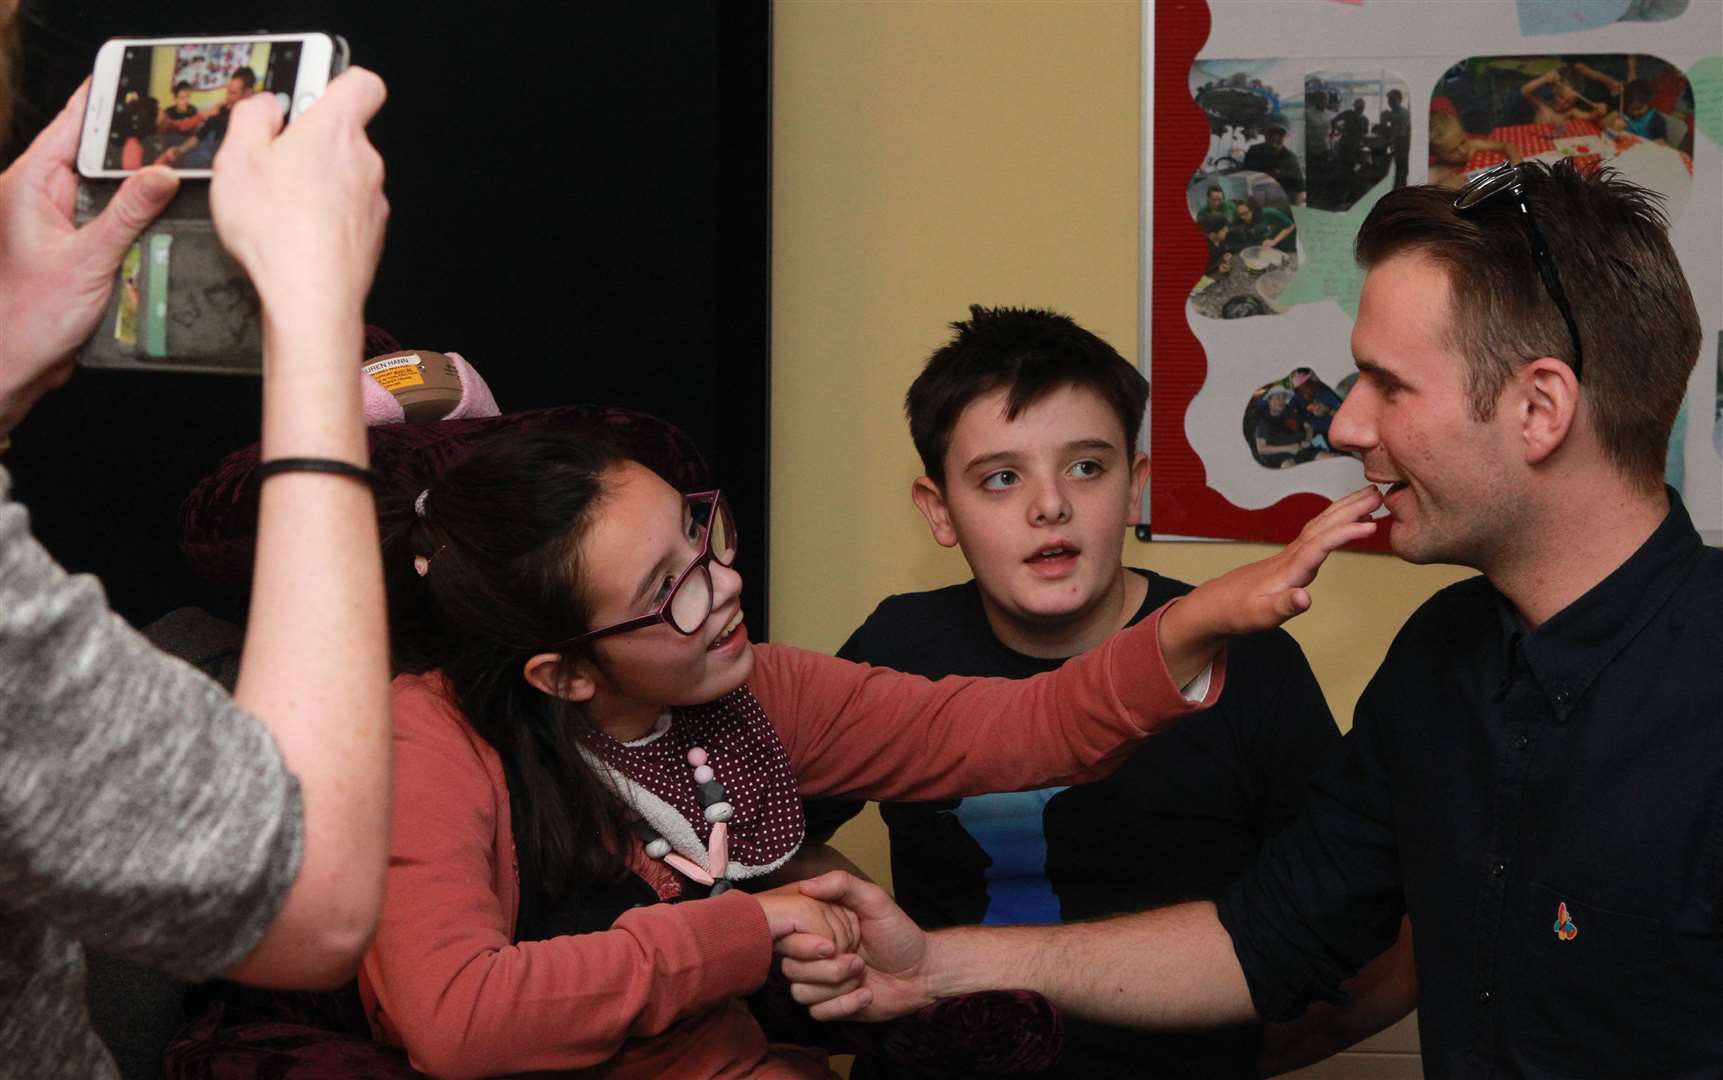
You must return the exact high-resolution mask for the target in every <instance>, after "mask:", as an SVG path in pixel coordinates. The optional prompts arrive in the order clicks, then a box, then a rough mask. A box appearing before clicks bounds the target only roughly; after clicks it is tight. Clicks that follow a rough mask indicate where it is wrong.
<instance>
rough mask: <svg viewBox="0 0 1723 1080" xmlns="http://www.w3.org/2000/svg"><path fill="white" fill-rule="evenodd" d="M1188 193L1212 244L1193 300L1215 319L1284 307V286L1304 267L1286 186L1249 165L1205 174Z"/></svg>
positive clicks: (1192, 293)
mask: <svg viewBox="0 0 1723 1080" xmlns="http://www.w3.org/2000/svg"><path fill="white" fill-rule="evenodd" d="M1186 195H1187V203H1188V205H1189V206H1190V209H1191V214H1192V216H1193V217H1194V218H1195V220H1196V225H1197V227H1198V228H1199V229H1201V230H1202V233H1203V236H1204V238H1205V240H1206V241H1207V244H1208V255H1207V258H1206V260H1205V261H1204V263H1203V274H1202V277H1200V278H1198V279H1197V282H1196V284H1195V285H1194V286H1192V288H1191V304H1192V306H1193V307H1195V308H1196V310H1197V311H1198V312H1199V313H1201V314H1203V315H1206V316H1208V317H1209V318H1211V319H1239V318H1245V317H1248V316H1251V315H1272V314H1276V313H1278V312H1280V311H1282V310H1284V308H1283V306H1282V305H1281V304H1280V303H1279V297H1280V293H1281V290H1282V289H1284V288H1285V287H1286V284H1287V282H1289V281H1290V280H1291V279H1292V274H1293V272H1294V271H1295V270H1297V269H1298V227H1297V226H1296V225H1295V224H1294V223H1293V219H1292V202H1291V200H1290V199H1289V198H1288V197H1287V194H1286V191H1285V190H1284V189H1283V188H1281V186H1280V184H1279V183H1278V182H1277V181H1276V180H1275V179H1274V178H1273V177H1271V176H1269V175H1268V174H1267V173H1260V172H1256V171H1255V170H1249V169H1247V170H1242V171H1238V172H1229V173H1211V174H1209V175H1207V176H1202V175H1199V176H1197V177H1196V178H1195V179H1194V180H1192V181H1191V185H1190V189H1189V191H1188V192H1187V193H1186Z"/></svg>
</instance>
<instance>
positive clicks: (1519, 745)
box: [1514, 735, 1532, 750]
mask: <svg viewBox="0 0 1723 1080" xmlns="http://www.w3.org/2000/svg"><path fill="white" fill-rule="evenodd" d="M1531 744H1532V741H1531V739H1529V738H1527V737H1526V736H1524V735H1521V736H1520V737H1519V738H1517V739H1515V740H1514V749H1515V750H1524V749H1525V748H1526V747H1528V746H1530V745H1531Z"/></svg>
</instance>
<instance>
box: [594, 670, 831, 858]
mask: <svg viewBox="0 0 1723 1080" xmlns="http://www.w3.org/2000/svg"><path fill="white" fill-rule="evenodd" d="M580 739H581V745H580V750H581V753H582V755H583V756H585V758H586V760H587V763H588V764H589V765H591V766H592V767H593V771H594V772H595V773H596V774H597V775H598V777H599V778H600V779H601V780H603V781H604V783H605V784H607V785H608V786H609V787H610V789H611V790H612V791H614V792H615V793H616V794H617V796H618V797H619V798H621V799H622V801H623V802H624V803H626V804H628V805H629V806H630V807H632V808H633V809H634V810H635V812H637V813H638V814H639V815H640V816H641V817H642V818H643V819H645V821H646V823H647V824H648V825H650V826H651V827H652V828H653V829H655V830H657V832H658V833H659V834H660V835H661V836H663V837H664V839H665V840H667V841H669V843H670V847H671V849H672V850H674V851H676V852H677V853H678V854H681V855H683V856H685V857H687V858H689V859H692V860H693V861H694V862H695V863H697V864H699V865H702V866H706V865H707V858H708V854H709V853H708V848H707V845H708V844H709V843H710V841H711V837H712V823H711V822H708V821H707V820H706V814H705V812H704V810H703V808H702V803H701V799H700V791H699V787H700V785H699V783H698V782H697V781H696V780H695V777H694V772H693V770H692V769H691V768H690V767H689V762H688V751H689V750H691V749H694V748H696V747H700V748H703V749H704V750H705V751H706V764H707V766H709V767H710V768H711V770H712V774H713V776H715V777H716V779H717V780H719V781H720V782H722V784H723V790H724V793H725V800H726V801H727V802H728V803H729V804H730V805H731V807H732V808H733V814H732V815H731V817H730V820H729V823H728V824H729V836H728V845H729V861H728V866H727V868H726V870H725V872H724V873H722V874H721V875H720V876H723V877H728V878H731V879H737V880H739V879H742V878H750V877H758V876H760V875H762V874H768V873H771V872H772V871H773V870H776V869H777V868H778V867H780V866H782V865H783V864H784V863H785V862H786V861H787V860H788V859H789V857H790V856H791V855H793V854H795V853H796V850H797V849H798V848H800V847H801V846H802V839H803V837H804V836H805V835H806V833H807V823H806V820H805V819H804V818H803V816H802V800H801V796H800V795H798V794H797V792H796V778H795V775H794V774H793V773H792V772H791V771H790V755H789V754H788V753H787V752H786V751H785V750H784V744H783V743H782V742H780V741H779V740H778V732H777V729H776V728H774V727H772V723H771V721H770V720H768V719H767V718H766V711H765V710H764V709H762V708H761V707H760V703H759V701H757V700H756V699H755V698H754V694H753V692H752V691H751V690H749V689H748V688H747V687H746V686H743V687H741V688H739V689H736V690H733V691H731V692H730V693H728V694H726V695H724V696H723V697H721V698H719V699H718V700H717V701H713V702H709V703H707V704H705V705H696V706H694V707H692V708H686V709H673V710H672V711H671V712H670V713H668V714H667V715H666V716H664V717H661V718H660V719H659V721H658V724H657V726H656V727H654V728H653V729H652V732H651V733H650V734H648V735H647V736H646V737H645V738H642V739H637V740H634V741H633V742H627V743H624V742H619V741H618V740H616V739H614V738H611V737H610V736H609V735H606V734H604V733H603V732H602V731H598V730H596V729H588V730H586V731H584V732H582V733H581V737H580ZM711 869H716V868H711Z"/></svg>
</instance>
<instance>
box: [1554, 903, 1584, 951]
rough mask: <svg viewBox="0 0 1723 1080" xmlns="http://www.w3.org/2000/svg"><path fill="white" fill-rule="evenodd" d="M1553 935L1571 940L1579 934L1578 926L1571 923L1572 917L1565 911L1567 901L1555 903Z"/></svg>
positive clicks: (1564, 939)
mask: <svg viewBox="0 0 1723 1080" xmlns="http://www.w3.org/2000/svg"><path fill="white" fill-rule="evenodd" d="M1555 936H1556V937H1558V938H1560V939H1561V940H1563V941H1572V940H1573V939H1574V938H1576V937H1578V936H1579V927H1577V926H1575V925H1574V924H1573V918H1572V917H1571V916H1570V915H1568V913H1567V901H1565V900H1564V901H1562V902H1561V903H1560V904H1558V905H1556V909H1555Z"/></svg>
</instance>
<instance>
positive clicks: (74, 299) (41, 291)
mask: <svg viewBox="0 0 1723 1080" xmlns="http://www.w3.org/2000/svg"><path fill="white" fill-rule="evenodd" d="M89 89H90V86H89V83H88V82H86V83H85V84H84V85H83V86H80V87H79V88H78V90H77V91H76V92H75V93H74V94H73V95H72V97H71V100H69V101H68V102H67V103H66V107H65V108H64V109H62V110H61V111H60V115H59V116H57V117H55V118H54V120H53V122H52V123H50V124H49V125H48V127H47V128H45V129H44V130H43V131H42V133H41V134H40V135H38V136H37V137H36V140H35V141H34V142H32V143H31V144H30V145H29V147H27V148H26V149H25V150H24V152H23V153H22V154H20V155H19V157H18V159H17V161H15V162H13V164H12V167H11V168H9V169H7V170H6V171H5V172H4V173H0V327H4V331H3V332H0V435H4V434H5V433H6V432H8V431H10V430H11V429H12V428H13V427H14V426H15V425H16V424H17V422H18V421H19V420H20V419H22V418H23V416H24V414H25V413H26V412H28V411H29V409H30V406H31V405H32V404H34V403H35V401H36V399H37V398H39V397H41V396H42V394H44V393H46V392H47V391H48V390H51V389H53V388H54V387H56V386H59V385H60V384H61V383H63V382H65V381H66V378H67V377H68V376H69V375H70V374H71V371H72V359H73V350H74V349H76V348H77V347H78V345H79V343H80V342H82V341H83V340H84V339H85V338H87V337H88V336H89V335H90V331H91V330H93V329H94V328H95V326H96V324H97V322H98V321H99V320H100V319H101V318H102V313H103V311H104V310H105V309H106V308H107V306H108V302H109V297H110V295H111V294H112V292H113V288H114V281H115V271H116V270H117V269H118V268H119V266H120V260H121V259H123V258H124V257H125V255H126V252H127V250H128V249H129V248H130V247H131V246H132V243H133V241H135V240H136V239H137V238H138V234H139V233H141V232H142V231H143V230H144V229H145V228H147V227H148V226H149V224H150V223H151V221H153V220H154V219H155V216H156V215H157V214H159V213H161V211H162V209H163V207H165V206H167V204H168V202H169V201H170V200H171V199H172V198H173V197H174V193H175V192H176V191H177V190H178V188H179V181H178V179H177V178H176V177H175V176H174V175H173V173H171V172H169V171H168V170H166V169H147V170H145V171H143V172H141V173H139V174H138V175H136V176H133V177H131V178H130V179H128V180H127V181H126V182H125V183H123V184H121V185H120V186H119V188H118V190H117V191H116V192H114V195H113V197H112V198H111V199H110V200H109V201H108V204H107V206H106V207H105V208H104V209H103V210H102V212H101V213H100V214H98V215H97V216H96V217H94V218H93V219H92V220H90V221H88V222H86V223H85V224H84V225H83V226H82V227H79V226H77V225H74V224H73V220H72V207H73V195H74V188H75V187H76V186H77V182H78V178H77V175H76V174H75V173H74V172H73V171H72V166H73V161H74V157H75V155H76V152H77V148H78V129H79V124H80V122H81V121H82V119H83V116H84V105H85V100H86V99H87V97H88V95H89Z"/></svg>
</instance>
